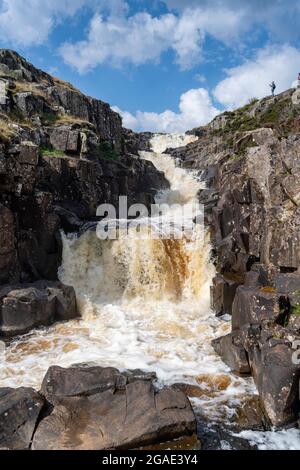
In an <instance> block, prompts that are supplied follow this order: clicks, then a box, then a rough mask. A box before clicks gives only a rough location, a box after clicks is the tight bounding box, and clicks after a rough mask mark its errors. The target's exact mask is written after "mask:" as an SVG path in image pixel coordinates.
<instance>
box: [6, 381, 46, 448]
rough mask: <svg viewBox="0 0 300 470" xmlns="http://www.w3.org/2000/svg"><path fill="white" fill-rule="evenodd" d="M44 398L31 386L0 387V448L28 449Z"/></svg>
mask: <svg viewBox="0 0 300 470" xmlns="http://www.w3.org/2000/svg"><path fill="white" fill-rule="evenodd" d="M43 405H44V399H43V398H42V397H41V396H40V395H39V394H38V393H37V392H36V391H35V390H33V389H31V388H18V389H11V388H0V449H3V450H25V449H29V448H30V445H31V441H32V436H33V434H34V431H35V428H36V425H37V422H38V418H39V415H40V412H41V410H42V408H43Z"/></svg>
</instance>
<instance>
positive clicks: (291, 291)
mask: <svg viewBox="0 0 300 470" xmlns="http://www.w3.org/2000/svg"><path fill="white" fill-rule="evenodd" d="M297 93H298V91H297V90H296V91H295V90H288V91H287V92H285V93H282V94H281V95H279V96H277V97H275V98H272V97H268V98H265V99H263V100H260V101H258V100H252V101H251V102H250V103H249V104H248V105H246V106H245V107H244V108H241V109H238V110H236V111H234V112H226V113H223V114H222V115H220V116H218V117H217V118H215V119H214V121H213V122H212V123H211V124H209V125H208V126H206V127H202V128H199V129H194V130H193V131H191V132H192V133H194V134H196V135H197V136H198V137H199V139H198V141H196V142H193V143H192V144H190V145H188V146H187V147H186V148H182V149H176V150H175V151H174V152H173V154H174V156H176V157H177V158H179V159H180V160H181V161H182V165H183V166H185V167H186V168H193V169H197V170H199V172H200V174H201V176H202V179H203V180H205V181H206V183H207V184H206V189H205V190H203V191H202V193H201V195H200V201H201V202H202V203H203V204H204V206H205V215H206V222H207V224H208V225H209V226H210V228H211V234H212V243H213V250H214V253H213V254H214V258H215V260H216V268H217V271H218V274H217V276H216V278H215V279H214V282H213V286H212V293H211V294H212V295H211V298H212V308H213V309H214V310H215V311H216V313H217V314H218V315H223V314H230V315H232V334H230V335H229V336H226V337H224V338H221V339H218V340H217V341H215V342H214V347H215V349H216V351H217V352H218V353H219V354H220V355H221V357H222V358H223V360H224V361H225V362H226V363H227V364H228V365H229V366H230V367H231V369H232V370H233V371H234V372H236V373H239V374H244V373H247V372H248V373H249V372H251V374H252V375H253V377H254V380H255V382H256V385H257V387H258V390H259V393H260V398H261V403H262V406H263V409H264V411H265V414H266V416H267V418H268V420H269V422H270V424H271V425H274V426H282V425H286V424H288V423H291V422H296V421H297V418H298V415H299V411H300V403H299V372H300V365H299V364H295V363H294V362H293V353H294V352H295V349H294V348H295V347H296V346H295V345H296V344H297V343H296V342H297V341H299V339H300V336H299V334H300V329H299V321H298V314H299V305H300V299H299V292H300V284H299V282H300V275H299V274H298V271H299V268H300V206H299V201H300V199H299V198H300V179H299V165H300V153H299V143H300V141H299V130H300V106H299V101H298V99H297V96H298V95H297ZM296 95H297V96H296ZM298 344H299V343H298Z"/></svg>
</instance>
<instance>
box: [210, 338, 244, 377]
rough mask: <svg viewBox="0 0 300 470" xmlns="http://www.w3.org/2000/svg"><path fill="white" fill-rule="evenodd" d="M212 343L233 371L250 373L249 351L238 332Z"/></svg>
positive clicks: (242, 373)
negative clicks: (247, 351)
mask: <svg viewBox="0 0 300 470" xmlns="http://www.w3.org/2000/svg"><path fill="white" fill-rule="evenodd" d="M212 345H213V348H214V350H215V351H216V353H217V354H219V356H221V358H222V360H223V361H224V362H225V364H227V365H228V367H230V369H231V370H232V371H233V372H235V373H237V374H241V375H245V374H250V372H251V370H250V366H249V362H248V357H247V353H246V351H245V349H244V347H243V345H242V343H241V340H240V338H239V336H238V335H237V334H236V333H230V334H229V335H227V336H223V337H222V338H218V339H216V340H214V341H213V342H212Z"/></svg>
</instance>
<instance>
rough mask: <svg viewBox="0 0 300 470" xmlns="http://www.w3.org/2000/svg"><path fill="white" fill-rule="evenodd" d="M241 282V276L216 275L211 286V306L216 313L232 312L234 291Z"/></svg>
mask: <svg viewBox="0 0 300 470" xmlns="http://www.w3.org/2000/svg"><path fill="white" fill-rule="evenodd" d="M242 283H243V278H241V276H238V275H236V276H234V275H232V276H230V275H228V276H226V275H221V274H219V275H217V276H216V277H215V278H214V280H213V285H212V288H211V300H212V304H211V308H212V310H214V311H215V312H216V314H217V315H225V314H229V315H231V314H232V304H233V301H234V297H235V293H236V290H237V288H238V286H240V285H241V284H242Z"/></svg>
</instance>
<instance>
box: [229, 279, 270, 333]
mask: <svg viewBox="0 0 300 470" xmlns="http://www.w3.org/2000/svg"><path fill="white" fill-rule="evenodd" d="M278 315H279V299H278V295H277V293H275V292H272V291H271V292H269V291H268V290H264V288H262V289H256V288H253V287H245V286H241V287H238V289H237V292H236V296H235V299H234V302H233V306H232V329H233V330H239V329H240V328H241V327H243V326H244V325H255V324H258V325H259V324H260V323H261V322H262V321H263V320H269V319H271V320H274V321H275V320H276V318H277V316H278Z"/></svg>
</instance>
